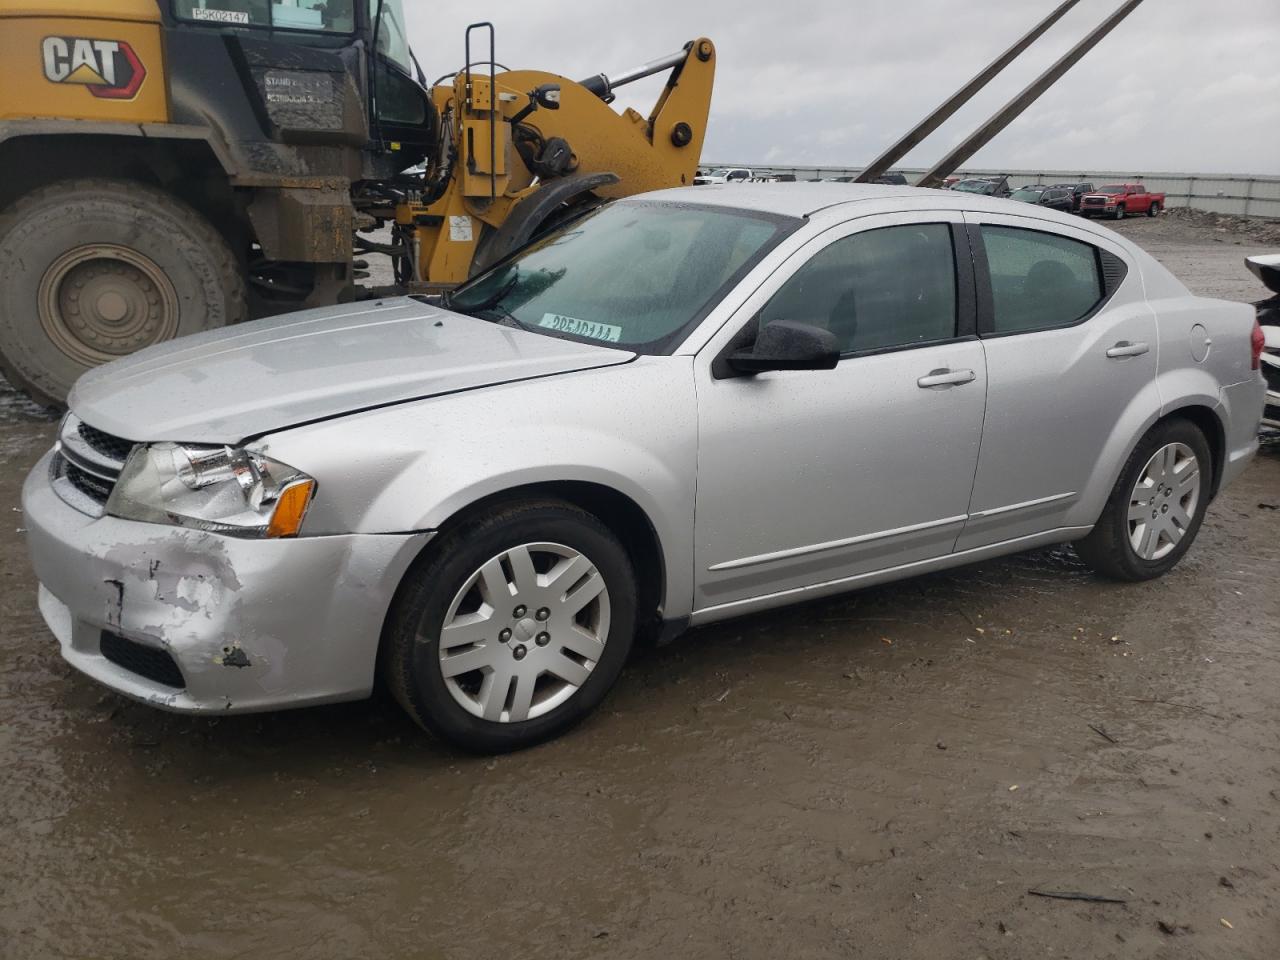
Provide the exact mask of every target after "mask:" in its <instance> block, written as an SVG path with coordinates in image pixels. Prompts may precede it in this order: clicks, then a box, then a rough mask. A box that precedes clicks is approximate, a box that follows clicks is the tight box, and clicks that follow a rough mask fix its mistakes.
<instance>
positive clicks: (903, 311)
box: [760, 223, 956, 353]
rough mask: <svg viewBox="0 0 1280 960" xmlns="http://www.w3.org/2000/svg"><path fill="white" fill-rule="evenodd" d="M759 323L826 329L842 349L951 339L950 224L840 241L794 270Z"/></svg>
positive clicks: (953, 325) (952, 272)
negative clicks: (786, 322) (778, 322)
mask: <svg viewBox="0 0 1280 960" xmlns="http://www.w3.org/2000/svg"><path fill="white" fill-rule="evenodd" d="M760 320H761V323H769V322H770V321H773V320H796V321H799V322H801V323H808V324H812V325H814V326H818V327H826V328H827V329H828V330H830V331H831V332H832V333H834V334H835V335H836V339H837V340H839V341H840V352H841V353H854V352H859V351H864V350H882V349H886V348H890V347H905V346H911V345H913V344H917V343H930V342H934V341H938V340H947V339H950V338H951V337H954V336H955V333H956V266H955V256H954V254H953V252H952V245H951V229H950V227H948V226H947V225H946V224H945V223H918V224H911V225H909V226H900V227H882V228H880V229H878V230H867V231H865V232H863V233H855V234H853V235H852V236H848V237H843V238H841V239H839V240H836V241H835V242H834V243H831V244H829V245H828V246H826V247H823V248H822V249H821V250H819V251H818V252H817V253H816V254H814V255H813V258H812V259H811V260H809V262H808V263H806V264H805V265H804V266H802V267H800V269H798V270H797V271H796V272H795V273H794V274H792V276H791V278H790V279H789V280H787V282H786V283H784V284H783V285H782V287H780V288H779V289H778V292H777V293H775V294H774V295H773V297H772V299H770V300H769V302H768V303H767V304H766V305H765V307H764V309H763V310H762V311H761V313H760Z"/></svg>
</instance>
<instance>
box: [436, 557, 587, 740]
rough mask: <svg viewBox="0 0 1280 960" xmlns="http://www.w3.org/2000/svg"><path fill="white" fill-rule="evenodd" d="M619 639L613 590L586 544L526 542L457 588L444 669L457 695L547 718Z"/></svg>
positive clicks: (499, 713) (519, 716) (514, 719)
mask: <svg viewBox="0 0 1280 960" xmlns="http://www.w3.org/2000/svg"><path fill="white" fill-rule="evenodd" d="M608 637H609V590H608V587H607V586H606V584H605V582H604V577H603V576H602V575H601V573H600V571H599V570H597V569H596V567H595V565H594V564H593V563H592V562H591V561H590V560H589V559H588V558H587V557H586V556H585V555H584V554H582V553H581V552H579V551H577V550H575V549H573V548H572V547H568V546H565V545H564V544H559V543H526V544H522V545H520V546H518V547H512V548H511V549H509V550H506V551H504V552H503V553H500V554H498V555H497V556H496V557H492V558H491V559H490V560H488V561H487V562H485V563H484V564H483V565H482V566H481V567H480V569H478V570H476V571H475V572H474V573H472V574H471V576H470V577H468V578H467V580H466V582H465V583H464V584H463V585H462V588H461V589H459V590H458V592H457V593H456V594H455V595H454V598H453V601H452V602H451V603H450V604H449V608H448V611H447V612H446V614H445V617H444V623H443V626H442V627H441V629H440V643H439V655H440V672H441V675H442V676H443V678H444V681H445V686H446V687H447V688H448V690H449V693H450V694H451V695H452V696H453V698H454V700H456V701H457V702H458V704H459V705H460V706H462V707H463V709H465V710H466V711H468V712H469V713H471V714H472V715H473V716H477V717H481V718H483V719H485V720H490V721H495V722H499V723H518V722H520V721H523V720H532V719H534V718H536V717H540V716H542V715H544V714H546V713H548V712H550V711H551V710H554V709H555V708H556V707H558V706H560V705H561V704H563V703H565V702H566V701H567V700H569V698H571V697H572V696H573V695H574V694H575V693H577V692H578V690H579V688H581V686H582V685H583V684H584V683H585V682H586V681H587V678H588V677H589V676H590V675H591V671H592V670H593V669H594V668H595V666H596V664H597V663H599V661H600V657H601V656H602V655H603V653H604V645H605V643H606V641H607V640H608Z"/></svg>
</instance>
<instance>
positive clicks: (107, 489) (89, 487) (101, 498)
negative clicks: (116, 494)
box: [62, 462, 113, 506]
mask: <svg viewBox="0 0 1280 960" xmlns="http://www.w3.org/2000/svg"><path fill="white" fill-rule="evenodd" d="M62 470H63V473H62V475H63V476H64V477H66V478H67V481H68V482H69V483H70V484H71V485H72V486H73V487H75V488H76V489H77V490H79V491H80V492H81V493H83V494H84V495H85V496H86V497H88V498H89V499H90V500H92V501H93V502H94V503H99V504H102V505H104V506H105V505H106V502H107V498H108V497H109V496H111V488H112V486H113V484H110V483H108V482H107V481H105V480H102V479H100V478H98V477H95V476H94V475H93V474H92V473H87V472H86V471H84V470H81V469H80V468H79V467H77V466H76V465H75V464H73V463H66V462H64V464H63V468H62Z"/></svg>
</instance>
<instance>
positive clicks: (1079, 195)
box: [1049, 183, 1093, 211]
mask: <svg viewBox="0 0 1280 960" xmlns="http://www.w3.org/2000/svg"><path fill="white" fill-rule="evenodd" d="M1049 186H1050V187H1052V188H1054V189H1055V190H1056V189H1063V190H1070V191H1071V209H1072V210H1075V211H1079V209H1080V201H1081V200H1082V199H1083V198H1084V195H1085V194H1086V193H1092V192H1093V184H1092V183H1051V184H1049Z"/></svg>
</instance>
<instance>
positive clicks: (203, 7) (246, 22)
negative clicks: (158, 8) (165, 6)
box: [173, 0, 356, 33]
mask: <svg viewBox="0 0 1280 960" xmlns="http://www.w3.org/2000/svg"><path fill="white" fill-rule="evenodd" d="M173 13H174V16H176V17H178V18H180V19H182V20H192V21H194V22H196V23H206V24H209V25H211V26H223V27H262V28H266V29H277V30H308V31H311V32H313V33H351V32H352V31H353V30H355V25H356V20H355V5H354V0H283V2H280V3H276V2H274V0H174V4H173Z"/></svg>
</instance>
